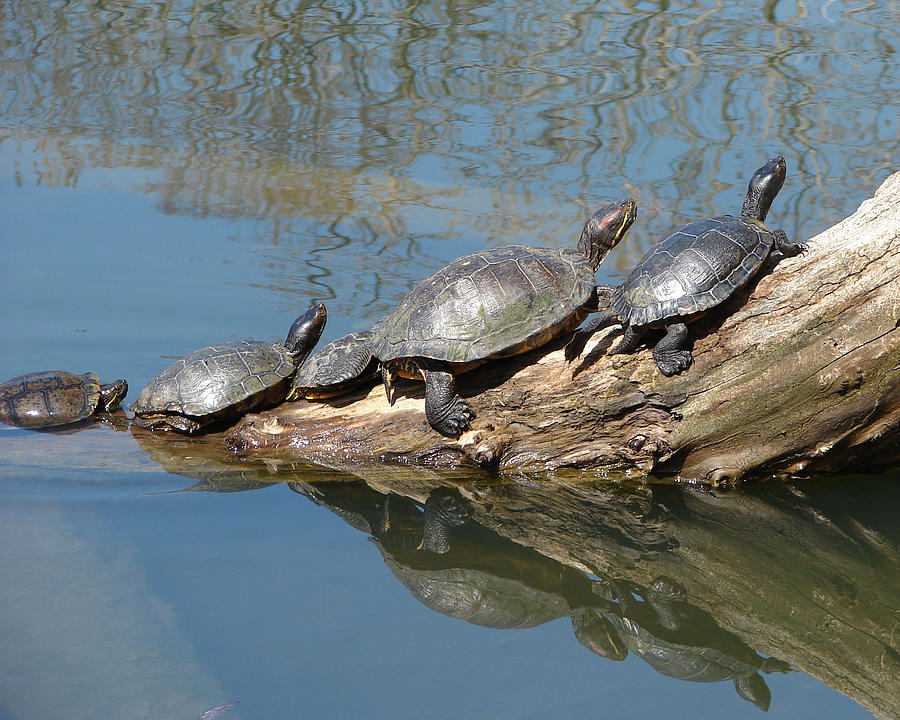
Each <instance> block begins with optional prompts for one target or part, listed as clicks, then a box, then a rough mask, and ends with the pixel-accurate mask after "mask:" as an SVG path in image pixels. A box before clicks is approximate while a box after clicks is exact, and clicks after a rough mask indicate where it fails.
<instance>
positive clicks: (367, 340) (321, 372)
mask: <svg viewBox="0 0 900 720" xmlns="http://www.w3.org/2000/svg"><path fill="white" fill-rule="evenodd" d="M376 327H377V324H376ZM371 337H372V330H363V331H359V332H352V333H348V334H346V335H343V336H342V337H339V338H338V339H337V340H332V341H331V342H330V343H328V344H327V345H324V346H323V347H321V348H320V349H318V350H316V351H315V352H314V353H313V354H312V355H310V356H309V357H308V358H307V359H306V362H304V363H303V365H301V366H300V368H299V369H298V370H297V373H296V374H295V375H294V379H293V380H292V381H291V389H290V390H288V394H287V398H286V399H287V400H300V399H302V398H307V399H309V400H318V399H324V398H330V397H335V396H337V395H342V394H344V393H346V392H349V391H350V390H352V389H354V388H357V387H360V386H362V385H364V384H366V383H367V382H369V381H373V380H375V378H377V377H378V360H377V359H376V358H375V357H374V356H373V355H372V350H371Z"/></svg>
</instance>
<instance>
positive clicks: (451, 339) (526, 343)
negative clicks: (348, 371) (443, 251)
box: [372, 245, 596, 363]
mask: <svg viewBox="0 0 900 720" xmlns="http://www.w3.org/2000/svg"><path fill="white" fill-rule="evenodd" d="M595 285H596V281H595V279H594V273H593V270H592V269H591V266H590V264H589V263H588V260H587V258H585V257H583V256H582V255H581V254H580V253H578V252H577V251H576V250H574V249H560V250H556V249H548V248H529V247H523V246H521V245H503V246H500V247H496V248H492V249H490V250H482V251H480V252H476V253H472V254H471V255H465V256H463V257H461V258H458V259H456V260H454V261H453V262H451V263H450V264H449V265H446V266H444V267H443V268H441V269H440V270H438V271H437V272H436V273H434V274H433V275H431V276H429V277H427V278H425V279H424V280H423V281H422V282H420V283H419V284H418V285H417V286H416V287H415V288H413V290H412V291H411V292H410V293H409V294H408V295H407V296H406V297H405V298H404V299H403V300H401V302H400V304H399V305H398V306H397V309H396V310H394V312H393V313H391V314H390V315H389V316H388V317H387V318H385V321H384V324H383V325H382V326H381V327H380V328H379V329H378V330H376V332H375V333H374V336H373V339H372V346H373V350H374V354H375V355H376V357H378V359H379V360H381V361H387V360H391V359H394V358H403V357H426V358H432V359H435V360H443V361H446V362H451V363H468V362H474V361H479V360H484V359H485V358H488V357H491V356H495V355H500V356H502V355H504V354H512V353H513V352H519V351H524V350H528V349H531V348H535V347H538V346H540V345H541V344H543V343H544V342H547V341H549V340H550V339H551V338H552V337H554V336H555V335H558V334H559V333H561V332H564V331H565V330H567V329H570V328H571V327H574V326H575V325H577V324H578V323H579V322H580V321H581V320H583V319H584V315H583V314H581V313H578V310H579V309H580V308H581V306H582V305H583V304H584V303H585V302H586V301H587V300H588V298H589V297H590V296H591V293H592V292H593V290H594V287H595Z"/></svg>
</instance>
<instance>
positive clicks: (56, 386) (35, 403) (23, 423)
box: [0, 370, 100, 428]
mask: <svg viewBox="0 0 900 720" xmlns="http://www.w3.org/2000/svg"><path fill="white" fill-rule="evenodd" d="M99 400H100V378H98V377H97V373H93V372H90V373H85V374H84V375H75V374H74V373H70V372H66V371H65V370H47V371H44V372H33V373H28V374H27V375H19V376H18V377H14V378H13V379H12V380H8V381H7V382H5V383H3V384H2V385H0V422H5V423H9V424H10V425H18V426H19V427H31V428H36V427H52V426H54V425H66V424H68V423H73V422H77V421H78V420H83V419H84V418H86V417H88V416H89V415H91V413H93V412H94V410H96V409H97V403H98V402H99Z"/></svg>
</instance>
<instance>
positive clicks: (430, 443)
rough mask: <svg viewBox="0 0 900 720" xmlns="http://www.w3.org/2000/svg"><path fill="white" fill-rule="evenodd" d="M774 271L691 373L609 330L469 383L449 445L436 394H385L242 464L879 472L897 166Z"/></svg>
mask: <svg viewBox="0 0 900 720" xmlns="http://www.w3.org/2000/svg"><path fill="white" fill-rule="evenodd" d="M791 239H792V240H794V241H798V240H799V241H803V242H806V243H807V244H808V247H809V250H808V252H807V253H806V254H804V255H802V256H798V257H794V258H784V259H781V260H780V261H778V262H776V261H775V260H770V262H769V264H768V265H767V266H766V267H765V268H764V269H763V272H762V273H760V275H759V276H758V277H757V278H755V279H754V280H753V281H752V282H751V284H750V285H749V286H748V287H746V288H744V289H743V290H742V291H740V292H739V293H736V294H735V296H733V297H732V298H730V299H729V300H728V301H727V302H726V303H724V304H722V305H721V306H719V307H718V308H715V309H714V310H712V311H710V312H709V313H707V315H705V316H704V317H703V318H702V319H700V320H698V321H696V322H694V323H692V324H691V325H690V326H689V327H690V329H691V337H692V339H693V354H694V365H693V366H692V367H691V368H690V369H689V370H688V371H686V372H685V373H683V374H682V375H679V376H675V377H671V378H667V377H664V376H663V375H662V374H661V373H660V372H659V371H658V369H657V368H656V365H655V363H654V361H653V358H652V356H651V353H650V350H649V347H646V346H645V347H642V348H640V349H639V350H638V351H637V352H636V353H634V354H632V355H608V354H606V351H607V350H608V349H609V347H610V345H611V344H613V342H614V341H615V340H616V338H617V335H618V334H619V333H620V328H618V327H617V326H616V327H613V328H610V329H608V330H607V331H605V332H602V333H598V334H597V335H596V336H595V337H594V339H593V341H592V342H591V343H589V344H588V346H587V348H586V350H585V353H584V354H583V355H582V357H581V358H580V359H579V360H577V361H576V362H575V363H573V365H572V366H567V365H566V363H565V360H564V358H563V351H562V347H563V346H564V344H565V342H566V341H567V338H561V339H559V340H557V341H556V342H554V343H552V344H550V345H547V346H544V347H543V348H541V349H539V350H536V351H534V352H531V353H528V354H525V355H521V356H517V357H514V358H510V359H505V360H500V361H494V362H490V363H488V364H486V365H484V366H482V367H481V368H478V369H477V370H474V371H472V372H469V373H467V374H464V375H461V376H459V378H458V390H459V392H460V394H461V395H462V396H463V397H465V398H466V399H467V401H468V402H469V403H470V405H471V407H472V408H473V410H474V411H475V413H476V418H475V420H474V422H473V423H472V427H471V429H470V430H469V431H467V432H465V433H464V434H463V435H461V436H460V437H459V438H445V437H442V436H440V435H438V434H437V433H436V432H434V431H433V430H432V429H431V428H430V427H429V426H428V424H427V423H426V421H425V414H424V400H423V398H424V386H422V385H421V384H415V383H410V384H408V385H404V386H402V387H401V390H400V392H399V398H398V400H397V401H396V403H395V404H394V405H393V406H391V405H389V404H388V403H387V400H386V398H385V395H384V391H383V389H382V388H381V387H380V386H377V387H372V388H370V389H368V390H367V391H360V392H357V393H355V394H352V395H347V396H344V397H339V398H335V399H333V400H330V401H299V402H294V403H285V404H282V405H281V406H279V407H277V408H275V409H273V410H270V411H266V412H262V413H257V414H252V415H248V416H246V417H245V418H243V419H242V420H241V421H240V422H239V423H238V424H237V425H236V426H235V427H233V428H231V429H230V430H229V431H228V432H227V433H226V436H225V437H226V443H227V444H228V446H229V447H231V448H232V449H236V450H239V451H241V452H242V453H249V454H254V453H262V454H270V455H271V454H273V453H275V454H277V455H279V456H288V457H291V458H294V459H296V460H303V461H310V462H315V463H319V464H323V465H326V466H331V467H344V466H346V465H347V464H351V465H359V464H366V463H372V462H380V461H392V462H399V463H405V464H407V463H414V464H426V465H431V466H438V467H463V466H478V467H485V468H490V469H493V470H496V471H498V472H501V473H520V474H525V475H531V474H546V473H548V472H556V471H560V470H562V469H566V468H571V469H576V470H578V471H581V472H589V473H590V474H593V475H600V476H611V475H612V476H620V475H621V474H622V473H627V474H637V475H641V476H647V475H651V474H652V475H654V476H660V475H666V476H673V477H676V478H678V479H680V480H683V481H696V482H708V483H712V484H721V483H734V482H737V481H739V480H741V479H742V478H745V477H750V476H761V475H771V474H774V475H778V476H804V475H808V474H810V473H825V472H834V471H839V470H848V469H861V470H877V469H880V468H885V467H890V466H892V465H896V464H897V463H898V462H900V382H898V380H900V327H898V326H900V280H898V277H900V173H895V174H894V175H892V176H890V177H889V178H887V179H886V180H885V182H884V183H883V184H882V186H881V187H880V188H879V189H878V191H877V192H876V194H875V196H874V197H873V198H870V199H868V200H866V201H865V202H863V203H862V205H861V206H860V207H859V209H858V210H857V211H856V212H855V213H854V214H853V215H851V216H850V217H848V218H846V219H844V220H843V221H841V222H840V223H838V224H837V225H835V226H834V227H832V228H830V229H828V230H826V231H824V232H823V233H821V234H819V235H817V236H815V237H813V238H810V239H805V238H791Z"/></svg>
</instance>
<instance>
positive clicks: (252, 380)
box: [131, 340, 296, 432]
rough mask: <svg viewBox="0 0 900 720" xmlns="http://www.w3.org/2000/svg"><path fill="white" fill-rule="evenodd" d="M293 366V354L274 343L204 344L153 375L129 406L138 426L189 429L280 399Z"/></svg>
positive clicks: (245, 341)
mask: <svg viewBox="0 0 900 720" xmlns="http://www.w3.org/2000/svg"><path fill="white" fill-rule="evenodd" d="M295 371H296V366H295V365H294V359H293V356H292V355H291V353H290V352H289V351H288V350H287V348H285V347H284V346H283V345H280V344H278V343H266V342H262V341H260V340H239V341H236V342H228V343H222V344H220V345H210V346H209V347H206V348H203V349H202V350H197V351H196V352H193V353H191V354H190V355H188V356H186V357H184V358H182V359H180V360H178V361H176V362H174V363H173V364H172V365H170V366H169V367H168V368H166V369H165V370H163V371H162V372H161V373H160V374H159V375H157V376H156V377H155V378H153V380H151V381H150V382H149V383H148V384H147V386H146V387H145V388H144V389H143V390H141V394H140V395H138V398H137V400H136V401H135V402H134V404H133V405H132V406H131V409H132V411H133V412H134V414H135V422H136V423H137V424H138V425H142V426H144V427H161V426H167V425H169V426H175V427H177V429H180V430H186V431H187V432H193V430H196V429H197V428H198V427H199V426H201V425H205V424H207V423H210V422H213V421H217V420H223V419H227V418H230V417H236V416H238V415H240V414H241V413H243V412H246V411H248V410H250V409H252V408H254V407H257V406H259V405H261V404H263V403H266V402H273V403H274V402H278V401H280V400H283V399H284V397H285V395H286V394H287V390H288V384H289V382H290V380H291V378H292V377H293V375H294V372H295ZM183 425H186V426H183Z"/></svg>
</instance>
